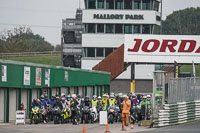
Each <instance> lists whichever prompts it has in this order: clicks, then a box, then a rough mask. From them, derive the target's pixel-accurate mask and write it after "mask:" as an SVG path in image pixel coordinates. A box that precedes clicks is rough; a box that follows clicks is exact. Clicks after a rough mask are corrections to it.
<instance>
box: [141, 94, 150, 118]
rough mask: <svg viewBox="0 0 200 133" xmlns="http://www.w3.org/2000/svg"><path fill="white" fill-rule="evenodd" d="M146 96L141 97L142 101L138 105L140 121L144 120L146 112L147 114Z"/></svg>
mask: <svg viewBox="0 0 200 133" xmlns="http://www.w3.org/2000/svg"><path fill="white" fill-rule="evenodd" d="M146 99H147V96H145V95H144V96H143V99H142V101H141V103H140V106H141V114H142V119H143V120H144V119H145V117H146V112H147V105H148V102H147V100H146Z"/></svg>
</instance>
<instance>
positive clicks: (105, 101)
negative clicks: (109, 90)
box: [101, 98, 109, 106]
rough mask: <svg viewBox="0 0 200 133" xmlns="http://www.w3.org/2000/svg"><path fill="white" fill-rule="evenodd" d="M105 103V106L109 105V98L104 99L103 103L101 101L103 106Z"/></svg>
mask: <svg viewBox="0 0 200 133" xmlns="http://www.w3.org/2000/svg"><path fill="white" fill-rule="evenodd" d="M103 103H104V105H106V106H107V105H108V104H109V103H108V99H107V98H103V99H102V101H101V105H102V104H103Z"/></svg>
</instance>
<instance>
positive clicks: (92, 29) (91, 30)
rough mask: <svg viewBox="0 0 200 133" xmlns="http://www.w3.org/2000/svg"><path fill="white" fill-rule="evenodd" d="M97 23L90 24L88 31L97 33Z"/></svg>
mask: <svg viewBox="0 0 200 133" xmlns="http://www.w3.org/2000/svg"><path fill="white" fill-rule="evenodd" d="M95 29H96V25H95V24H88V33H95Z"/></svg>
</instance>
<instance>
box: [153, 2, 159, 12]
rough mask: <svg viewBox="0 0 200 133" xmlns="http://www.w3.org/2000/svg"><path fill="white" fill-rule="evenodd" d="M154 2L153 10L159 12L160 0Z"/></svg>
mask: <svg viewBox="0 0 200 133" xmlns="http://www.w3.org/2000/svg"><path fill="white" fill-rule="evenodd" d="M153 3H154V5H153V10H155V11H157V12H158V10H159V2H158V1H154V2H153Z"/></svg>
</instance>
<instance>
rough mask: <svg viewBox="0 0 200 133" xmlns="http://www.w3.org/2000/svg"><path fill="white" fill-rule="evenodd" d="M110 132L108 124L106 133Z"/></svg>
mask: <svg viewBox="0 0 200 133" xmlns="http://www.w3.org/2000/svg"><path fill="white" fill-rule="evenodd" d="M109 132H110V130H109V126H108V123H107V125H106V131H105V133H109Z"/></svg>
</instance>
